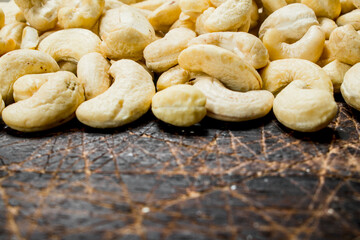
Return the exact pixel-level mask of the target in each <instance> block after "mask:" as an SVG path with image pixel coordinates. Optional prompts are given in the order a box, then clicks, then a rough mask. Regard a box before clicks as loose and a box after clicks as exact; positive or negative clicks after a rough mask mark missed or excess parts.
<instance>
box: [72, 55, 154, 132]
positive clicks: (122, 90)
mask: <svg viewBox="0 0 360 240" xmlns="http://www.w3.org/2000/svg"><path fill="white" fill-rule="evenodd" d="M110 74H111V75H112V76H113V77H114V79H115V81H114V83H113V84H112V85H111V87H110V88H109V89H108V90H106V91H105V92H104V93H102V94H100V95H98V96H96V97H95V98H92V99H90V100H88V101H86V102H84V103H83V104H81V105H80V106H79V108H78V109H77V110H76V116H77V118H78V119H79V121H80V122H82V123H84V124H85V125H88V126H91V127H95V128H114V127H119V126H122V125H125V124H128V123H130V122H133V121H135V120H136V119H138V118H139V117H141V116H142V115H143V114H145V113H146V112H147V111H148V110H149V108H150V104H151V99H152V97H153V96H154V94H155V86H154V83H153V80H152V77H151V75H150V74H149V73H148V72H147V71H146V70H145V69H144V68H143V67H142V66H141V65H139V64H138V63H136V62H134V61H132V60H127V59H126V60H125V59H123V60H119V61H117V62H115V63H114V64H113V65H112V66H111V67H110Z"/></svg>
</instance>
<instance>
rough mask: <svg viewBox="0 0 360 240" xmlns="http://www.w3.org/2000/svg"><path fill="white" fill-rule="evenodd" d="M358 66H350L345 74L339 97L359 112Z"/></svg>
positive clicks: (359, 66) (359, 69)
mask: <svg viewBox="0 0 360 240" xmlns="http://www.w3.org/2000/svg"><path fill="white" fill-rule="evenodd" d="M359 71H360V64H359V63H357V64H355V65H354V66H352V67H351V68H350V69H349V70H348V71H347V72H346V74H345V76H344V81H343V83H342V84H341V95H342V96H343V98H344V100H345V102H346V103H347V104H349V105H350V106H351V107H353V108H355V109H357V110H358V111H360V78H359Z"/></svg>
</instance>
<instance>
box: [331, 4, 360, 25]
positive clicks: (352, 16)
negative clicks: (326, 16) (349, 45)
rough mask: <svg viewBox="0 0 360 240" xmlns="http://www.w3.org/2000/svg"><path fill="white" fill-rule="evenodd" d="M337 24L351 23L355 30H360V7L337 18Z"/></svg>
mask: <svg viewBox="0 0 360 240" xmlns="http://www.w3.org/2000/svg"><path fill="white" fill-rule="evenodd" d="M336 24H337V25H339V26H344V25H346V24H351V25H352V26H353V27H354V28H355V30H360V9H356V10H354V11H351V12H349V13H346V14H344V15H341V16H340V17H338V19H336Z"/></svg>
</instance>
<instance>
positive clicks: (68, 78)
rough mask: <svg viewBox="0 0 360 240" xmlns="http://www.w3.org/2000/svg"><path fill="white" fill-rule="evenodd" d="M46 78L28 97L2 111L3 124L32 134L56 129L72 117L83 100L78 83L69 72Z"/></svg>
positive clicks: (50, 75)
mask: <svg viewBox="0 0 360 240" xmlns="http://www.w3.org/2000/svg"><path fill="white" fill-rule="evenodd" d="M47 76H48V81H46V82H45V83H44V84H43V85H42V86H41V87H40V88H39V90H38V91H36V92H35V93H34V94H33V95H32V96H31V97H30V98H27V99H25V100H22V101H19V102H16V103H14V104H11V105H9V106H7V107H6V108H5V109H4V110H3V112H2V118H3V120H4V122H5V123H6V125H8V126H9V127H11V128H13V129H15V130H18V131H22V132H35V131H43V130H47V129H50V128H53V127H56V126H59V125H60V124H63V123H65V122H67V121H69V120H70V119H72V118H73V117H74V112H75V110H76V108H77V107H78V106H79V105H80V103H82V102H83V101H84V91H83V89H82V86H81V84H80V83H79V81H78V80H77V78H76V77H75V75H74V74H72V73H70V72H62V71H60V72H56V73H51V74H47ZM34 77H35V76H34Z"/></svg>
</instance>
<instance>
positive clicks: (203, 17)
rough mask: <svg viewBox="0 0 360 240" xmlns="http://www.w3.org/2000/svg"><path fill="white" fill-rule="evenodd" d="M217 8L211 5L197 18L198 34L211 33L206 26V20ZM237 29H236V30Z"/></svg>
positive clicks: (196, 27)
mask: <svg viewBox="0 0 360 240" xmlns="http://www.w3.org/2000/svg"><path fill="white" fill-rule="evenodd" d="M214 11H215V8H213V7H209V8H208V9H206V10H205V11H204V12H203V13H202V14H200V16H199V17H198V18H197V19H196V22H195V32H196V33H197V34H198V35H201V34H205V33H209V32H210V31H209V30H208V29H207V28H206V26H205V22H206V20H207V19H208V18H209V17H210V16H211V15H212V14H213V12H214ZM234 31H235V30H234Z"/></svg>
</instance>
